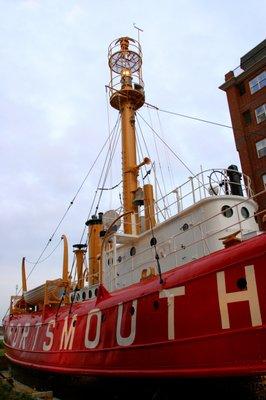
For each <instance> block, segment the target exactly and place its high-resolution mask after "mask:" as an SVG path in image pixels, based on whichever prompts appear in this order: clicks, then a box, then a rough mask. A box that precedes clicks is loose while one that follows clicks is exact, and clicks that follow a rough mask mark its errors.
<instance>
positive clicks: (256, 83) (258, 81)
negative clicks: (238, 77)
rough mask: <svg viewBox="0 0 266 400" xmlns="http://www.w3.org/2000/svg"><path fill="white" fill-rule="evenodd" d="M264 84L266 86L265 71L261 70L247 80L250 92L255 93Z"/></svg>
mask: <svg viewBox="0 0 266 400" xmlns="http://www.w3.org/2000/svg"><path fill="white" fill-rule="evenodd" d="M264 86H266V71H263V72H262V73H261V74H259V75H257V76H256V77H255V78H254V79H251V81H249V87H250V92H251V94H253V93H256V92H257V91H258V90H260V89H262V88H263V87H264Z"/></svg>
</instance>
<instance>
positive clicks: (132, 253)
mask: <svg viewBox="0 0 266 400" xmlns="http://www.w3.org/2000/svg"><path fill="white" fill-rule="evenodd" d="M129 253H130V255H131V257H132V256H134V255H135V254H136V247H134V246H133V247H131V249H130V252H129Z"/></svg>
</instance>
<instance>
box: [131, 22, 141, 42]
mask: <svg viewBox="0 0 266 400" xmlns="http://www.w3.org/2000/svg"><path fill="white" fill-rule="evenodd" d="M133 26H134V28H135V29H137V30H138V42H139V32H143V29H141V28H138V27H137V26H136V24H135V22H133Z"/></svg>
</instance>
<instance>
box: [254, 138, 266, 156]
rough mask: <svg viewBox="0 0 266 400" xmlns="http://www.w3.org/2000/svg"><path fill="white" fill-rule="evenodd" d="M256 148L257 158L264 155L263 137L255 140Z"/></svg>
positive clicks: (265, 143)
mask: <svg viewBox="0 0 266 400" xmlns="http://www.w3.org/2000/svg"><path fill="white" fill-rule="evenodd" d="M256 148H257V153H258V157H259V158H261V157H264V156H266V139H263V140H260V141H259V142H257V143H256Z"/></svg>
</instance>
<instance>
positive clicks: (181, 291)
mask: <svg viewBox="0 0 266 400" xmlns="http://www.w3.org/2000/svg"><path fill="white" fill-rule="evenodd" d="M184 295H185V286H179V287H175V288H172V289H164V290H161V291H160V292H159V297H160V299H161V298H167V305H168V339H169V340H173V339H174V338H175V297H176V296H184Z"/></svg>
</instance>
